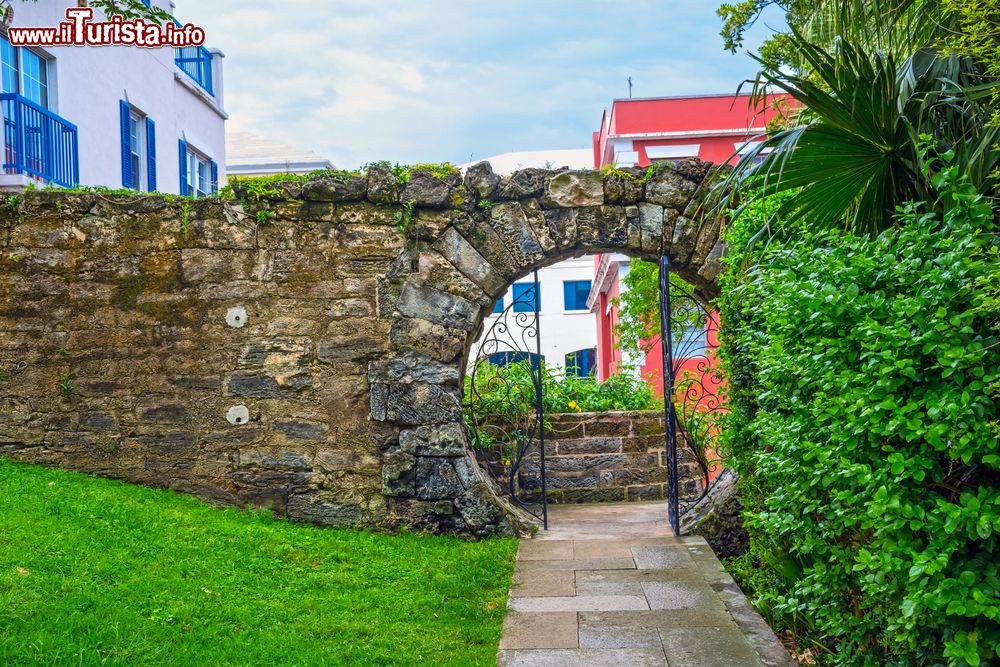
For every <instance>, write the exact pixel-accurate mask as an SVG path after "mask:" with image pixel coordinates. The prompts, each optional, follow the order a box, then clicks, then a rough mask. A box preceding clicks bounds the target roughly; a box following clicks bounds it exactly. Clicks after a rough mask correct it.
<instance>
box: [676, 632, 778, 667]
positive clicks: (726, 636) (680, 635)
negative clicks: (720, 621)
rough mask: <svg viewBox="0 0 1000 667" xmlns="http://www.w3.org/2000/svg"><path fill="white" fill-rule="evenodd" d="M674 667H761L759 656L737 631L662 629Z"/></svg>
mask: <svg viewBox="0 0 1000 667" xmlns="http://www.w3.org/2000/svg"><path fill="white" fill-rule="evenodd" d="M659 632H660V641H661V642H662V643H663V652H664V654H666V656H667V661H668V664H669V665H670V667H761V662H760V660H759V659H758V658H757V654H756V652H755V651H754V650H753V647H752V646H750V642H748V641H747V640H746V638H745V637H744V636H743V633H741V632H740V631H739V629H738V628H736V627H730V626H722V627H699V628H661V629H660V631H659Z"/></svg>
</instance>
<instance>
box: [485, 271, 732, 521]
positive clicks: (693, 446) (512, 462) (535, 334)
mask: <svg viewBox="0 0 1000 667" xmlns="http://www.w3.org/2000/svg"><path fill="white" fill-rule="evenodd" d="M678 282H679V281H677V280H673V281H672V280H670V261H669V260H668V258H666V257H663V258H661V260H660V324H661V331H662V332H663V335H662V336H661V339H662V347H663V369H664V372H663V375H664V377H663V387H664V418H665V430H666V468H667V512H668V514H669V518H670V525H671V527H672V528H673V531H674V533H675V534H677V535H680V533H681V527H680V518H681V516H683V515H684V514H685V513H686V512H687V511H689V510H690V509H691V508H692V507H693V506H694V505H695V504H697V503H698V501H700V500H701V499H702V498H704V497H705V496H706V494H707V493H708V491H709V489H710V488H711V483H712V480H713V476H714V473H715V472H716V466H717V463H716V462H717V461H718V455H717V453H716V452H715V447H714V443H713V441H714V438H715V434H716V431H717V419H716V418H717V417H718V415H719V414H720V413H721V410H720V408H721V407H722V405H721V395H720V392H721V390H722V387H723V381H722V377H721V375H720V374H719V371H718V368H717V366H716V365H715V362H714V361H715V360H714V352H713V350H712V347H713V346H712V345H711V344H710V341H709V338H710V337H711V336H712V335H714V331H716V330H717V329H718V326H717V322H716V317H715V314H714V313H713V311H712V310H711V309H710V308H709V307H708V305H707V304H706V303H705V302H704V301H702V300H701V299H699V298H698V297H697V296H696V295H695V294H694V292H693V291H691V290H689V289H687V288H685V287H682V286H681V285H680V284H678ZM538 311H539V285H538V272H537V271H536V272H535V273H534V284H533V285H532V286H531V287H530V288H529V289H526V290H524V291H522V292H521V293H520V294H517V295H516V296H515V298H514V300H513V301H512V303H510V304H509V305H507V306H506V307H505V308H503V309H502V310H500V311H499V312H497V313H496V315H497V317H496V319H494V320H492V323H491V324H490V326H489V328H488V329H487V330H486V331H485V332H484V334H483V335H482V336H481V337H480V341H479V347H478V352H477V353H476V355H475V358H474V359H473V360H472V361H471V367H470V370H469V373H468V375H469V383H468V392H469V394H468V395H467V396H466V399H467V402H466V405H465V418H466V422H467V425H468V427H469V431H470V433H471V436H472V446H473V449H474V451H475V453H476V457H477V459H478V460H479V462H480V464H481V465H482V466H483V468H484V469H485V470H486V471H487V472H488V473H489V475H490V476H491V477H492V478H493V479H494V480H495V481H496V482H497V483H498V484H500V485H501V486H502V487H503V488H504V490H505V492H506V495H507V496H508V497H509V498H510V499H511V500H512V501H513V502H514V503H515V504H516V505H518V506H519V507H521V508H522V509H524V510H525V511H527V512H529V513H530V514H532V515H534V516H535V517H536V518H538V519H540V520H541V521H542V524H543V526H544V527H545V528H548V500H547V498H546V479H545V427H544V424H545V409H544V387H543V375H544V365H543V362H542V354H541V337H540V320H539V314H538Z"/></svg>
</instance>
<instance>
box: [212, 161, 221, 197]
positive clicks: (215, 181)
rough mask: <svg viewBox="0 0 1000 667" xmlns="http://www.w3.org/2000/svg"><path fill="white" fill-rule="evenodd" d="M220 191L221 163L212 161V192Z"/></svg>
mask: <svg viewBox="0 0 1000 667" xmlns="http://www.w3.org/2000/svg"><path fill="white" fill-rule="evenodd" d="M218 191H219V165H218V164H216V162H215V161H214V160H213V161H212V192H218Z"/></svg>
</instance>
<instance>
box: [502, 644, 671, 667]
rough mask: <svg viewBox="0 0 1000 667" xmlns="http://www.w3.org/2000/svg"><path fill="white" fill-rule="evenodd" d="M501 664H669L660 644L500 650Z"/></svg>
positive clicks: (511, 666)
mask: <svg viewBox="0 0 1000 667" xmlns="http://www.w3.org/2000/svg"><path fill="white" fill-rule="evenodd" d="M497 664H498V665H500V667H668V665H667V659H666V657H664V655H663V651H662V650H661V649H659V648H629V649H596V648H588V649H583V648H581V649H569V650H562V651H557V650H537V651H500V654H499V655H498V656H497Z"/></svg>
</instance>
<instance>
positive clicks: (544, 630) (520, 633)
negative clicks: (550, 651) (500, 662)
mask: <svg viewBox="0 0 1000 667" xmlns="http://www.w3.org/2000/svg"><path fill="white" fill-rule="evenodd" d="M578 645H579V644H578V639H577V622H576V613H575V612H533V613H521V612H516V611H514V612H510V613H508V614H507V616H506V617H505V618H504V620H503V638H502V639H501V640H500V648H501V649H522V648H576V647H577V646H578Z"/></svg>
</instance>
